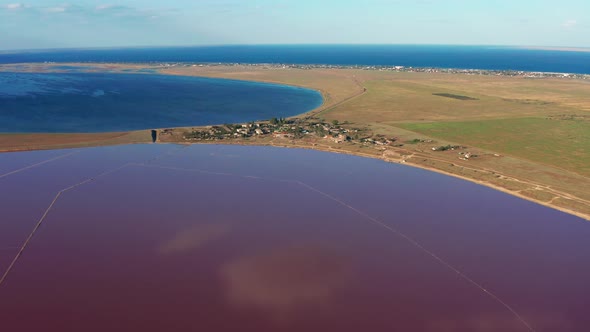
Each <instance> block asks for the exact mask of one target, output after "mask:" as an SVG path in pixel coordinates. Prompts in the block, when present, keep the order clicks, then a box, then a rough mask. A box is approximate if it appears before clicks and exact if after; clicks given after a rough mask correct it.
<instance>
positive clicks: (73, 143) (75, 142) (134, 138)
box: [0, 64, 590, 221]
mask: <svg viewBox="0 0 590 332" xmlns="http://www.w3.org/2000/svg"><path fill="white" fill-rule="evenodd" d="M58 65H63V64H58ZM2 67H3V66H1V65H0V68H2ZM107 67H109V66H107ZM252 67H257V70H259V71H260V70H262V71H264V69H260V68H258V67H259V66H230V67H227V66H226V67H220V66H211V67H205V68H206V69H205V70H202V68H204V67H197V70H199V68H201V70H202V71H195V72H191V71H190V68H189V69H188V70H187V71H185V72H182V73H179V72H178V71H179V70H182V68H185V67H181V68H178V67H167V68H160V69H159V70H157V72H156V73H155V74H161V75H180V76H198V77H209V78H221V79H224V78H226V79H232V80H239V81H247V82H259V83H260V82H263V83H271V84H278V85H284V86H292V87H298V88H305V89H312V90H315V91H317V92H319V93H320V94H321V96H322V104H321V105H320V106H318V107H316V108H314V109H312V110H310V111H307V112H305V113H302V114H299V115H295V116H292V117H290V119H309V118H312V117H315V116H318V115H321V114H323V113H324V112H327V111H329V110H331V109H334V108H336V107H338V106H340V105H342V104H345V103H347V102H349V101H351V100H353V99H355V98H358V97H360V96H362V95H363V94H365V93H366V92H367V88H366V87H365V86H364V85H363V81H362V78H357V77H356V76H355V75H352V78H351V77H350V75H348V76H346V75H344V76H342V77H343V78H344V77H346V78H347V79H349V82H348V83H350V84H351V86H352V87H353V88H350V89H349V90H347V93H346V94H340V95H334V91H333V90H329V89H328V90H326V89H322V88H321V86H319V87H318V86H315V87H314V86H310V84H307V85H306V84H305V83H300V82H297V83H294V82H288V83H285V82H283V81H281V80H280V79H276V78H275V79H269V78H268V77H254V76H247V75H244V76H245V77H236V76H239V75H235V72H236V70H237V69H240V70H245V71H247V70H250V69H251V68H252ZM117 68H119V69H121V68H127V65H125V64H118V65H117ZM193 68H194V67H193ZM220 68H225V69H227V70H226V71H224V70H219V69H220ZM236 68H237V69H236ZM97 69H100V66H99V68H97ZM102 69H105V68H102ZM185 70H186V69H185ZM267 70H269V71H275V72H280V71H281V70H286V71H288V70H296V69H281V68H277V67H272V68H270V69H267ZM323 70H324V71H326V72H329V71H330V70H331V69H323ZM341 71H345V70H341ZM238 72H239V70H238ZM437 75H453V74H448V73H438V74H437ZM456 75H459V74H456ZM465 75H469V74H465ZM228 76H234V77H228ZM337 78H338V77H336V79H337ZM332 79H335V78H334V77H332ZM318 84H319V83H318ZM343 120H345V119H343ZM204 127H208V126H199V127H192V128H193V129H194V128H204ZM188 128H191V127H180V128H175V129H174V130H175V131H185V130H187V129H188ZM159 129H160V130H163V129H165V128H159ZM149 132H150V130H139V131H132V132H119V133H98V134H66V133H62V134H26V133H25V134H0V142H1V141H4V143H6V140H3V139H2V138H9V140H10V139H12V141H13V142H14V141H18V140H19V139H22V138H23V137H26V138H29V139H30V141H29V142H28V143H27V144H24V145H22V144H21V145H20V146H15V147H12V148H7V147H6V144H5V145H4V146H3V145H2V144H1V143H0V153H1V152H17V151H32V150H48V149H67V148H84V147H95V146H105V145H125V144H142V143H151V138H150V135H149ZM159 136H160V135H159ZM48 138H49V139H48ZM161 143H171V144H222V145H254V146H274V147H283V148H302V149H313V150H319V151H324V152H333V153H342V154H348V155H355V156H359V157H364V158H372V159H380V160H383V161H385V162H391V163H399V164H405V165H408V166H412V167H415V168H420V169H423V170H426V171H432V172H436V173H439V174H443V175H447V176H452V177H455V178H459V179H462V180H466V181H470V182H473V183H475V184H478V185H483V186H486V187H488V188H492V189H494V190H498V191H500V192H503V193H505V194H510V195H513V196H516V197H519V198H521V199H524V200H527V201H530V202H534V203H537V204H540V205H543V206H546V207H549V208H552V209H555V210H558V211H561V212H564V213H568V214H571V215H574V216H576V217H579V218H582V219H585V220H587V221H590V214H587V213H585V212H581V211H577V210H576V209H575V208H566V207H563V206H559V205H556V204H552V202H553V201H554V200H555V199H559V198H561V199H566V200H567V199H569V198H568V197H572V196H571V194H568V193H566V192H559V191H557V190H554V191H553V192H552V194H553V195H554V196H555V198H554V199H552V200H551V201H550V202H547V201H544V200H542V199H536V198H533V197H529V196H526V195H523V194H521V193H520V192H521V191H525V189H521V190H518V191H516V190H511V189H508V188H506V187H502V186H501V185H496V184H494V183H491V182H486V181H483V180H480V179H477V178H475V177H469V176H466V175H461V174H456V173H452V172H448V171H445V170H444V169H441V168H437V167H435V166H428V165H424V164H419V163H416V162H412V159H411V158H408V159H404V158H401V159H399V160H398V159H397V158H391V157H387V156H386V155H385V153H383V154H381V153H380V152H376V151H375V150H374V149H373V150H371V152H373V153H363V152H360V151H350V150H346V149H343V148H342V146H339V147H337V148H334V147H332V146H329V145H322V144H315V143H314V144H311V143H309V142H305V141H299V142H297V141H293V142H288V143H287V142H281V143H276V142H274V140H273V141H270V142H267V141H266V142H265V141H258V140H253V141H239V140H237V141H201V142H198V143H195V142H186V141H184V142H183V141H182V140H179V139H178V138H177V141H162V142H161ZM401 150H402V149H396V148H393V149H391V150H388V151H392V152H394V153H401V152H400V151H401ZM413 155H414V154H412V156H413ZM418 155H419V157H420V158H424V160H425V161H426V160H427V159H428V160H429V161H436V162H440V163H448V160H444V159H437V158H433V157H432V156H431V155H426V154H418ZM457 166H460V167H461V168H463V167H465V165H461V163H457ZM471 166H472V165H470V166H469V167H471ZM473 167H475V168H474V169H477V170H480V171H482V170H483V172H484V173H485V172H486V171H488V170H486V169H485V168H481V167H479V168H478V167H477V166H476V165H473ZM488 167H489V166H488ZM476 172H477V171H476ZM492 173H494V174H501V173H500V172H497V171H496V172H492ZM503 176H504V175H503ZM506 178H508V179H514V180H516V181H518V182H522V183H526V184H531V185H534V182H532V183H531V181H528V180H522V179H519V178H516V177H514V175H508V176H506ZM543 185H544V187H546V188H550V186H548V185H547V184H544V183H543ZM527 190H528V189H527ZM561 194H563V195H561ZM573 197H576V196H573ZM578 199H579V200H582V201H584V200H583V199H581V198H578ZM575 202H579V201H575ZM584 202H585V201H584Z"/></svg>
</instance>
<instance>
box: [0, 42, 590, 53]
mask: <svg viewBox="0 0 590 332" xmlns="http://www.w3.org/2000/svg"><path fill="white" fill-rule="evenodd" d="M236 46H245V47H248V46H284V47H287V46H449V47H498V48H517V49H529V50H547V51H569V52H576V51H577V52H590V46H545V45H501V44H432V43H416V44H408V43H399V44H396V43H292V44H291V43H285V44H280V43H252V44H247V43H235V44H197V45H195V44H193V45H190V44H187V45H129V46H80V47H54V48H22V49H0V54H8V53H26V52H42V51H65V50H82V51H84V50H125V49H158V48H199V47H203V48H207V47H236Z"/></svg>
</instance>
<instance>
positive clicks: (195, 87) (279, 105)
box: [0, 73, 322, 133]
mask: <svg viewBox="0 0 590 332" xmlns="http://www.w3.org/2000/svg"><path fill="white" fill-rule="evenodd" d="M321 104H322V97H321V94H320V93H319V92H316V91H313V90H309V89H303V88H298V87H291V86H284V85H276V84H266V83H255V82H244V81H235V80H225V79H212V78H198V77H184V76H171V75H154V74H113V73H0V132H10V133H16V132H21V133H24V132H26V133H31V132H37V133H39V132H44V133H47V132H70V133H71V132H111V131H128V130H139V129H151V128H166V127H182V126H197V125H210V124H223V123H240V122H248V121H254V120H265V119H269V118H272V117H289V116H293V115H297V114H300V113H304V112H307V111H310V110H312V109H314V108H316V107H318V106H320V105H321Z"/></svg>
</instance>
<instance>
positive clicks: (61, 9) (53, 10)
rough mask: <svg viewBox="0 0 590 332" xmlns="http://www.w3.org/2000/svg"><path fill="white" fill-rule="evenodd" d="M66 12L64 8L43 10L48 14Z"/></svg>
mask: <svg viewBox="0 0 590 332" xmlns="http://www.w3.org/2000/svg"><path fill="white" fill-rule="evenodd" d="M66 10H67V8H66V7H65V6H61V7H49V8H45V11H46V12H48V13H63V12H65V11H66Z"/></svg>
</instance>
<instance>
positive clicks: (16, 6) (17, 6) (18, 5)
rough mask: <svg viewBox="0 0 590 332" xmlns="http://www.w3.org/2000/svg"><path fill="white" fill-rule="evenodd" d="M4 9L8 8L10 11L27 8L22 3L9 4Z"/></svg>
mask: <svg viewBox="0 0 590 332" xmlns="http://www.w3.org/2000/svg"><path fill="white" fill-rule="evenodd" d="M4 8H6V9H8V10H18V9H22V8H25V5H23V4H22V3H9V4H7V5H5V6H4Z"/></svg>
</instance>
